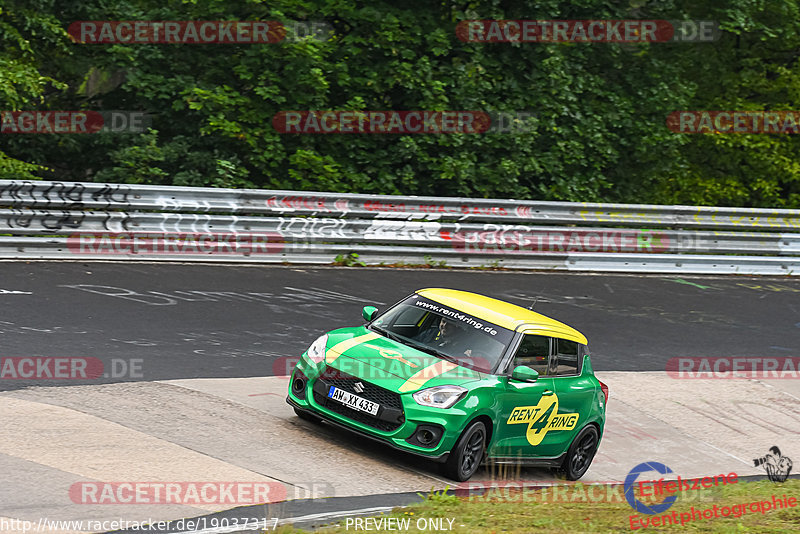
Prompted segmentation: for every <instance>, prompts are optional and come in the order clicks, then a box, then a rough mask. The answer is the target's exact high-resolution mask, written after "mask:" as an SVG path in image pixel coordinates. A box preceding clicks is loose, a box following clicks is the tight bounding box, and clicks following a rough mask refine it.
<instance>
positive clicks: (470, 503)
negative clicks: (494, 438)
mask: <svg viewBox="0 0 800 534" xmlns="http://www.w3.org/2000/svg"><path fill="white" fill-rule="evenodd" d="M587 488H589V489H590V487H589V486H584V485H582V484H576V485H574V486H571V487H569V488H568V489H567V490H566V491H564V490H557V491H554V490H553V489H549V490H545V491H544V492H542V491H540V490H530V489H525V490H519V489H512V490H507V491H506V490H503V489H500V490H498V491H491V490H490V492H489V493H488V494H486V495H478V496H475V497H473V498H471V499H468V498H466V497H456V496H454V495H452V494H445V493H443V492H438V493H437V492H432V493H431V494H430V495H428V496H427V498H426V499H425V501H423V502H421V503H418V504H414V505H412V506H409V507H407V508H397V509H395V510H393V511H392V513H390V514H387V515H386V516H378V518H380V517H394V518H399V519H410V520H411V521H410V525H411V528H410V529H409V530H400V531H398V530H395V532H443V531H449V532H454V533H487V534H496V533H500V532H503V533H512V534H527V533H530V532H553V533H572V532H633V531H632V530H631V526H630V522H629V517H630V516H632V515H636V516H638V517H639V518H641V519H644V518H650V519H652V518H655V517H662V516H664V515H667V514H671V513H672V512H673V511H674V512H676V513H677V515H678V519H679V520H680V514H681V513H682V512H683V513H689V512H690V510H691V509H692V507H694V508H695V509H696V510H703V509H706V508H713V507H714V505H716V506H717V507H718V509H722V507H724V506H727V507H731V508H732V507H734V506H736V505H743V504H748V505H749V503H751V502H753V501H762V500H768V501H770V502H771V501H772V497H773V495H774V496H776V497H778V498H781V497H782V496H783V495H786V497H787V498H789V497H795V498H798V500H800V480H799V479H790V480H787V481H786V482H784V483H780V484H779V483H774V482H769V481H766V480H765V481H759V482H739V483H737V484H731V485H727V486H720V487H712V488H709V489H702V490H693V491H686V492H682V493H679V494H678V500H677V501H676V502H675V504H674V505H673V506H672V507H671V508H670V509H669V510H668V511H666V512H664V513H662V514H658V515H650V516H646V515H642V514H637V513H636V512H635V511H634V510H633V509H632V508H631V507H630V505H629V504H628V503H627V501H625V498H624V493H623V490H622V487H621V486H615V487H611V489H610V490H606V489H605V488H603V491H599V490H595V492H594V494H595V495H598V494H599V495H602V496H601V497H600V498H599V499H598V498H595V499H594V500H593V501H594V502H592V498H591V495H592V491H589V492H587V491H586V490H587ZM643 500H646V499H643ZM660 501H661V498H659V499H658V500H657V501H653V502H660ZM419 518H422V519H423V520H425V519H428V518H443V519H444V523H443V526H444V528H443V529H442V530H438V531H437V530H435V529H430V528H429V529H426V530H418V529H417V528H416V527H415V524H416V521H417V519H419ZM447 519H451V520H454V521H453V522H452V530H448V528H449V527H448V521H447ZM421 525H422V524H421ZM370 527H372V532H376V531H377V532H382V531H385V530H382V529H378V530H376V529H375V527H374V524H372V523H371V524H370ZM671 531H680V532H718V533H733V532H755V533H774V532H800V502H798V503H796V504H795V507H794V508H788V509H782V510H771V511H768V512H766V513H765V514H762V513H760V512H758V511H755V512H751V511H750V510H748V511H747V512H746V513H745V514H743V515H741V517H733V516H730V517H724V518H723V517H720V518H712V519H702V520H696V521H694V522H687V523H686V524H685V525H684V526H681V525H680V524H677V525H666V526H648V527H647V528H641V529H639V530H636V532H647V533H650V532H671ZM277 532H279V533H281V534H300V533H304V532H306V531H304V530H297V529H293V528H292V527H282V528H279V529H278V530H277ZM316 532H318V533H322V534H336V533H345V532H348V533H352V532H365V530H364V529H359V530H356V529H355V528H354V525H353V524H351V525H350V526H349V529H348V528H346V524H345V520H344V519H342V520H341V522H340V523H339V524H338V525H334V526H330V527H326V528H322V529H319V530H317V531H316Z"/></svg>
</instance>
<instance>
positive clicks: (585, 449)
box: [556, 425, 600, 480]
mask: <svg viewBox="0 0 800 534" xmlns="http://www.w3.org/2000/svg"><path fill="white" fill-rule="evenodd" d="M599 443H600V434H599V433H598V432H597V428H596V427H595V426H594V425H588V426H585V427H583V430H581V431H580V432H579V433H578V435H577V436H575V439H574V440H573V441H572V445H570V446H569V450H567V457H566V458H564V463H563V464H562V465H561V467H560V468H558V469H557V470H556V473H557V474H558V475H560V477H562V478H566V479H567V480H578V479H579V478H581V477H582V476H583V475H584V474H585V473H586V471H587V470H588V469H589V466H590V465H592V460H593V459H594V455H595V453H596V452H597V446H598V445H599Z"/></svg>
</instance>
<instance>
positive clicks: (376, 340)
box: [325, 326, 485, 393]
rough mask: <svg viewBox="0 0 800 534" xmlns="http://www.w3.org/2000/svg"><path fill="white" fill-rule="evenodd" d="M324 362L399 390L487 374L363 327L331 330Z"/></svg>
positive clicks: (409, 389) (456, 382)
mask: <svg viewBox="0 0 800 534" xmlns="http://www.w3.org/2000/svg"><path fill="white" fill-rule="evenodd" d="M325 361H326V363H327V365H328V367H333V368H334V369H337V370H339V371H341V372H343V373H347V374H349V375H353V376H356V377H358V378H361V379H363V380H366V381H368V382H372V383H374V384H376V385H379V386H381V387H383V388H385V389H388V390H390V391H397V392H399V393H408V392H412V391H418V390H420V389H424V388H427V387H431V386H437V385H443V384H452V385H463V384H466V383H468V382H473V381H475V380H480V379H481V378H483V377H484V376H485V375H484V374H483V373H481V372H479V371H475V370H473V369H469V368H467V367H463V366H460V365H456V364H454V363H452V362H449V361H447V360H443V359H441V358H438V357H436V356H433V355H431V354H428V353H425V352H422V351H420V350H417V349H415V348H413V347H409V346H408V345H404V344H402V343H399V342H397V341H393V340H391V339H389V338H386V337H383V336H381V335H380V334H378V333H376V332H372V331H371V330H368V329H367V328H365V327H363V326H360V327H355V328H341V329H339V330H334V331H332V332H329V333H328V349H327V350H326V352H325Z"/></svg>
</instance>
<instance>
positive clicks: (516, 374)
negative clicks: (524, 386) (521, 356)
mask: <svg viewBox="0 0 800 534" xmlns="http://www.w3.org/2000/svg"><path fill="white" fill-rule="evenodd" d="M511 379H512V380H516V381H517V382H536V381H537V380H539V372H538V371H537V370H536V369H531V368H530V367H526V366H524V365H518V366H516V367H514V371H512V372H511Z"/></svg>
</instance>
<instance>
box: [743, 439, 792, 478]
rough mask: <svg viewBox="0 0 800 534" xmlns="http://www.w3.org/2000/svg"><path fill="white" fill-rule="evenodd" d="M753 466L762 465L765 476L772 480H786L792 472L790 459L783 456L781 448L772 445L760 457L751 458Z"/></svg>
mask: <svg viewBox="0 0 800 534" xmlns="http://www.w3.org/2000/svg"><path fill="white" fill-rule="evenodd" d="M753 465H754V466H755V467H762V468H763V469H764V471H766V472H767V478H769V479H770V480H771V481H773V482H786V479H787V478H789V474H790V473H791V472H792V460H791V458H789V457H788V456H783V455H782V454H781V450H780V449H779V448H778V447H777V446H776V445H773V446H772V447H770V448H769V452H768V453H767V454H765V455H764V456H762V457H761V458H755V459H753Z"/></svg>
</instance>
